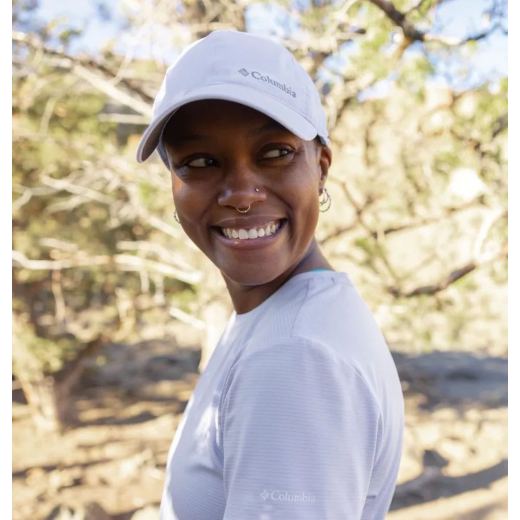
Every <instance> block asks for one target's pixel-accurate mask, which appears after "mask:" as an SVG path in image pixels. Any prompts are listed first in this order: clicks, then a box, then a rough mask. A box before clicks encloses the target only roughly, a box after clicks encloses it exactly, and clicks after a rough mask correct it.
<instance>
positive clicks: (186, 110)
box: [168, 99, 284, 128]
mask: <svg viewBox="0 0 520 520" xmlns="http://www.w3.org/2000/svg"><path fill="white" fill-rule="evenodd" d="M217 121H218V123H219V124H225V123H229V124H242V125H246V126H247V125H252V126H253V125H254V126H258V124H262V123H264V124H265V123H272V124H273V125H278V126H279V127H280V128H284V127H283V126H282V125H281V124H279V123H278V122H276V121H275V120H274V119H272V118H271V117H269V116H268V115H267V114H264V113H263V112H260V111H258V110H255V109H254V108H251V107H248V106H246V105H242V104H240V103H235V102H233V101H226V100H222V99H203V100H200V101H193V102H191V103H187V104H186V105H184V106H182V107H181V108H179V110H177V112H176V113H175V114H174V115H173V116H172V118H171V119H170V123H175V124H174V125H172V126H175V127H177V128H181V127H182V128H190V127H200V126H207V125H208V124H212V123H216V122H217ZM168 126H169V125H168Z"/></svg>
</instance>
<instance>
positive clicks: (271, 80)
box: [238, 69, 296, 98]
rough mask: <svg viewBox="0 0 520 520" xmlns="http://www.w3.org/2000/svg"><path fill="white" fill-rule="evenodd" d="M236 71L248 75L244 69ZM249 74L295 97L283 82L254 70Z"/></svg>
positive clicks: (294, 93)
mask: <svg viewBox="0 0 520 520" xmlns="http://www.w3.org/2000/svg"><path fill="white" fill-rule="evenodd" d="M238 72H240V74H242V76H244V77H245V76H249V72H248V71H247V70H246V69H240V70H239V71H238ZM251 76H252V77H253V78H255V79H258V80H260V81H263V82H264V83H271V85H274V86H275V87H278V88H279V89H280V90H283V91H284V92H285V93H286V94H289V95H290V96H292V97H294V98H295V97H296V92H293V90H292V89H291V87H288V86H287V85H286V84H285V83H279V82H278V81H275V80H274V79H272V78H270V77H269V76H264V75H262V74H260V72H257V71H256V70H254V71H253V72H251Z"/></svg>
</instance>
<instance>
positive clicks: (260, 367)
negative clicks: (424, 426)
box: [160, 271, 404, 520]
mask: <svg viewBox="0 0 520 520" xmlns="http://www.w3.org/2000/svg"><path fill="white" fill-rule="evenodd" d="M403 429H404V400H403V393H402V389H401V385H400V382H399V377H398V374H397V370H396V367H395V364H394V361H393V359H392V356H391V354H390V351H389V349H388V346H387V344H386V342H385V340H384V338H383V335H382V334H381V332H380V329H379V327H378V325H377V323H376V321H375V319H374V317H373V315H372V313H371V311H370V310H369V308H368V307H367V305H366V303H365V302H364V300H363V299H362V297H361V296H360V295H359V293H358V292H357V290H356V288H355V287H354V285H353V284H352V282H351V280H350V278H349V276H348V274H346V273H342V272H335V271H310V272H307V273H302V274H298V275H296V276H294V277H293V278H291V279H290V280H288V281H287V282H286V283H285V284H284V285H283V286H282V287H280V288H279V289H278V291H276V292H275V293H274V294H273V295H271V296H270V297H269V298H268V299H267V300H265V301H264V302H263V303H262V304H261V305H259V306H258V307H256V308H255V309H253V310H252V311H250V312H247V313H245V314H239V315H237V314H236V312H233V313H232V315H231V317H230V319H229V321H228V323H227V325H226V329H225V331H224V333H223V334H222V337H221V338H220V341H219V343H218V345H217V347H216V349H215V351H214V352H213V355H212V357H211V358H210V360H209V363H208V365H207V367H206V369H205V370H204V372H203V373H202V375H201V376H200V378H199V380H198V382H197V385H196V387H195V390H194V391H193V393H192V395H191V398H190V400H189V402H188V404H187V406H186V409H185V411H184V415H183V417H182V419H181V421H180V423H179V427H178V429H177V431H176V433H175V436H174V439H173V442H172V445H171V448H170V451H169V454H168V463H167V472H166V473H167V475H166V482H165V486H164V492H163V497H162V501H161V509H160V520H253V519H254V520H380V519H384V518H385V516H386V514H387V512H388V509H389V507H390V503H391V500H392V497H393V494H394V490H395V486H396V481H397V474H398V470H399V464H400V460H401V454H402V443H403Z"/></svg>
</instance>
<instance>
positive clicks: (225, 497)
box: [138, 31, 404, 520]
mask: <svg viewBox="0 0 520 520" xmlns="http://www.w3.org/2000/svg"><path fill="white" fill-rule="evenodd" d="M329 145H330V141H329V138H328V132H327V128H326V118H325V113H324V111H323V108H322V106H321V103H320V99H319V95H318V92H317V90H316V88H315V87H314V84H313V82H312V80H311V78H310V77H309V76H308V75H307V73H306V72H305V71H304V69H303V68H302V67H301V66H300V65H299V64H298V62H297V61H296V60H295V59H294V57H293V56H292V54H291V53H290V52H289V51H287V50H286V49H285V48H284V47H282V46H280V45H278V44H276V43H274V42H271V41H269V40H267V39H264V38H261V37H258V36H253V35H250V34H246V33H240V32H235V31H215V32H213V33H211V34H210V35H209V36H207V37H206V38H203V39H202V40H199V41H198V42H195V43H194V44H192V45H191V46H189V47H188V48H187V49H186V50H185V51H184V52H183V53H182V54H181V56H180V57H179V58H178V60H177V61H176V62H175V63H174V64H173V65H172V66H171V67H170V68H169V69H168V71H167V73H166V77H165V80H164V82H163V85H162V87H161V89H160V91H159V94H158V96H157V99H156V101H155V104H154V118H153V121H152V123H151V124H150V126H149V128H148V129H147V131H146V132H145V134H144V136H143V139H142V141H141V143H140V145H139V149H138V160H139V161H140V162H142V161H143V160H145V159H146V158H147V157H148V156H149V155H150V154H151V153H152V152H153V151H154V150H155V149H156V148H157V150H158V152H159V154H160V156H161V158H162V160H163V161H164V163H165V165H166V166H167V167H168V168H169V169H170V171H171V173H172V187H173V198H174V201H175V207H176V212H177V215H178V221H179V222H180V224H181V226H182V228H183V229H184V231H185V232H186V234H187V235H188V237H189V238H190V239H191V240H192V241H193V242H194V243H195V244H196V245H197V246H198V247H199V248H200V250H201V251H202V252H203V253H204V254H205V255H206V256H207V257H208V258H209V259H210V260H211V261H212V262H213V263H214V264H215V265H216V266H217V267H218V268H219V269H220V271H221V272H222V276H223V277H224V280H225V282H226V285H227V288H228V291H229V294H230V297H231V300H232V302H233V306H234V309H235V310H234V312H233V313H232V315H231V317H230V319H229V321H228V323H227V325H226V328H225V331H224V333H223V334H222V337H221V338H220V341H219V343H218V345H217V347H216V349H215V351H214V353H213V355H212V357H211V359H210V361H209V363H208V365H207V367H206V369H205V370H204V372H203V374H202V375H201V377H200V379H199V381H198V383H197V386H196V388H195V390H194V392H193V394H192V396H191V398H190V400H189V402H188V405H187V407H186V410H185V412H184V415H183V417H182V420H181V422H180V424H179V427H178V429H177V431H176V433H175V437H174V440H173V442H172V445H171V448H170V452H169V455H168V465H167V477H166V482H165V486H164V493H163V498H162V501H161V510H160V519H161V520H173V519H179V520H217V519H218V520H221V519H224V520H250V519H251V520H253V519H255V520H256V519H266V520H267V519H273V520H274V519H283V520H293V519H294V520H356V519H365V520H377V519H383V518H384V517H385V515H386V513H387V511H388V509H389V506H390V503H391V500H392V496H393V493H394V489H395V484H396V480H397V474H398V469H399V462H400V458H401V449H402V435H403V417H404V413H403V410H404V406H403V396H402V391H401V386H400V383H399V378H398V375H397V371H396V368H395V364H394V362H393V360H392V357H391V355H390V353H389V350H388V347H387V345H386V343H385V341H384V338H383V336H382V334H381V332H380V330H379V329H378V327H377V324H376V322H375V320H374V318H373V316H372V314H371V312H370V310H369V309H368V308H367V306H366V304H365V302H364V301H363V300H362V298H361V297H360V295H359V294H358V292H357V291H356V289H355V287H354V286H353V284H352V282H351V280H350V278H349V276H348V274H347V273H342V272H336V271H334V269H333V268H332V267H331V266H330V264H329V263H328V262H327V260H326V259H325V257H324V256H323V254H322V253H321V251H320V250H319V247H318V245H317V243H316V240H315V238H314V231H315V229H316V225H317V222H318V215H319V208H320V204H322V203H323V202H325V203H326V204H327V205H328V204H330V196H329V195H328V193H327V191H326V189H325V181H326V179H327V175H328V170H329V167H330V165H331V160H332V153H331V150H330V148H329ZM322 194H323V197H324V200H322V201H321V202H320V195H322Z"/></svg>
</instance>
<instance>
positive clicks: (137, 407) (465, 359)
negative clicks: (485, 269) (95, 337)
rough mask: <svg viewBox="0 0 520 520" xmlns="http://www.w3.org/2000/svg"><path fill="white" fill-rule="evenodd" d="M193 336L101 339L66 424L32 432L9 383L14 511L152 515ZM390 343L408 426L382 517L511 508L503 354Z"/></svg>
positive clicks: (414, 518) (89, 519) (411, 519)
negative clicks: (59, 429) (396, 347)
mask: <svg viewBox="0 0 520 520" xmlns="http://www.w3.org/2000/svg"><path fill="white" fill-rule="evenodd" d="M181 338H182V341H181V340H180V339H181ZM176 345H183V347H179V346H176ZM196 345H197V341H196V338H195V339H192V340H191V341H186V336H184V335H182V336H179V335H177V336H172V337H171V338H170V339H168V340H161V341H158V340H150V341H145V342H141V343H139V344H134V345H123V344H115V345H110V346H109V347H106V348H104V350H103V351H102V352H101V354H100V356H101V357H100V358H98V361H99V360H104V361H105V364H104V365H102V366H99V365H97V364H94V363H93V364H92V365H91V366H90V368H89V369H88V370H87V371H86V373H85V374H84V376H83V377H82V379H81V381H80V383H79V384H78V386H77V387H76V388H75V390H74V393H73V396H72V398H73V399H74V401H75V402H76V405H77V408H78V411H79V422H78V424H77V425H76V426H74V427H73V428H71V429H70V430H68V431H67V432H65V434H64V435H63V436H58V435H54V434H53V435H51V434H47V435H41V434H37V433H36V431H35V428H34V426H33V423H32V420H31V416H30V413H29V410H28V407H27V405H26V404H25V400H24V398H23V395H22V393H21V391H20V390H14V391H13V519H14V520H40V519H41V520H44V519H45V520H47V519H48V520H51V519H52V520H58V519H59V520H80V519H81V520H152V519H155V520H156V519H157V518H158V508H159V503H160V498H161V492H162V486H163V481H164V476H165V464H166V457H167V454H168V449H169V447H170V443H171V441H172V438H173V434H174V432H175V429H176V427H177V424H178V423H179V420H180V418H181V415H182V412H183V410H184V407H185V406H186V403H187V402H188V399H189V397H190V395H191V392H192V390H193V388H194V386H195V384H196V382H197V380H198V373H197V366H198V363H199V360H200V351H199V350H198V348H197V347H196ZM393 355H394V359H395V361H396V365H397V368H398V371H399V374H400V376H401V381H402V385H403V391H404V394H405V400H406V426H407V427H406V432H405V443H404V454H403V459H402V463H401V469H400V473H399V480H398V485H397V489H396V492H395V495H394V499H393V502H392V505H391V508H390V512H389V514H388V519H389V520H448V519H458V520H470V519H471V520H502V519H505V518H507V357H506V356H507V354H506V353H504V354H503V355H493V356H489V355H485V354H482V353H481V354H478V355H477V354H472V353H468V352H433V353H430V354H412V353H406V352H403V351H399V352H393Z"/></svg>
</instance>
